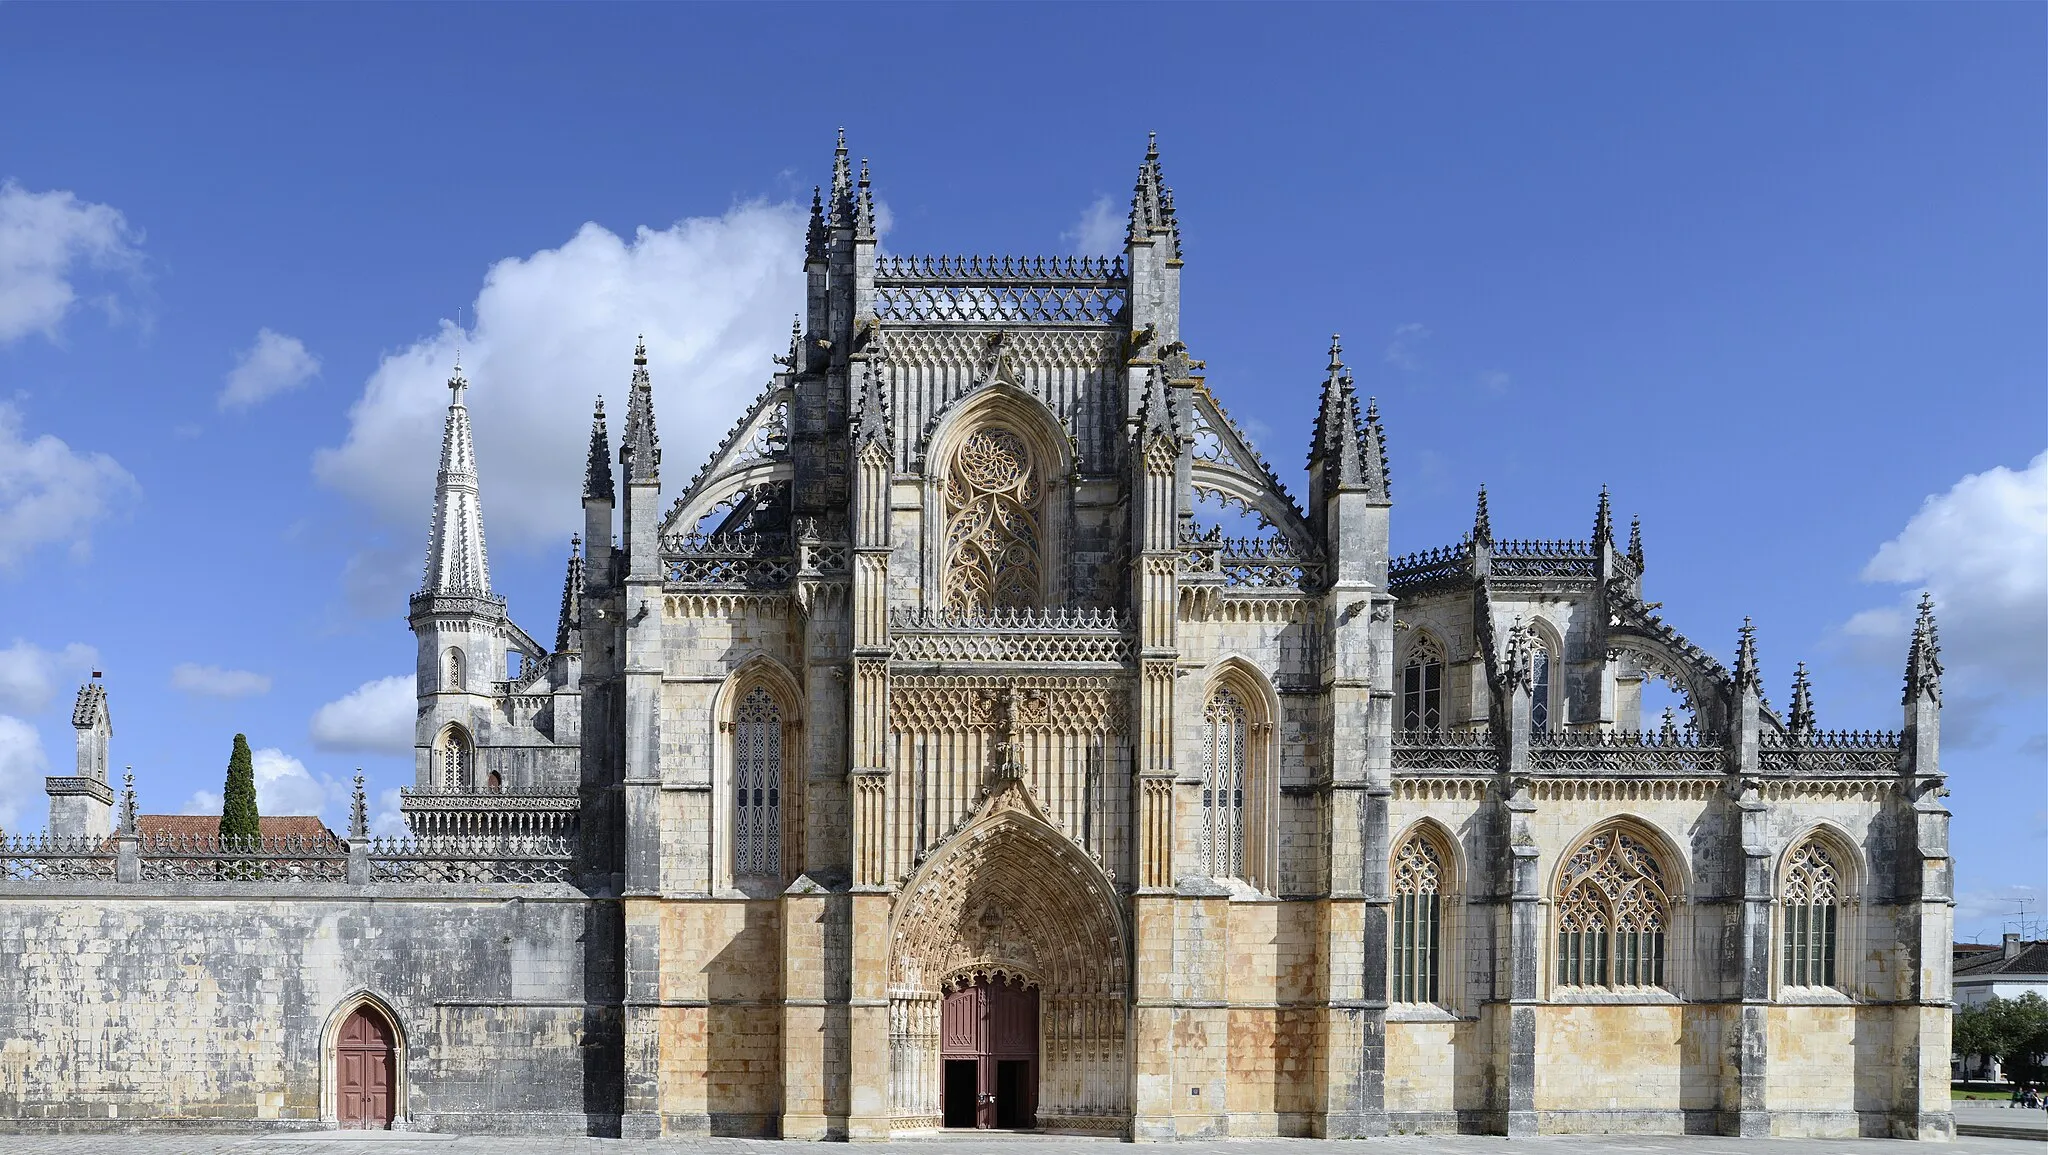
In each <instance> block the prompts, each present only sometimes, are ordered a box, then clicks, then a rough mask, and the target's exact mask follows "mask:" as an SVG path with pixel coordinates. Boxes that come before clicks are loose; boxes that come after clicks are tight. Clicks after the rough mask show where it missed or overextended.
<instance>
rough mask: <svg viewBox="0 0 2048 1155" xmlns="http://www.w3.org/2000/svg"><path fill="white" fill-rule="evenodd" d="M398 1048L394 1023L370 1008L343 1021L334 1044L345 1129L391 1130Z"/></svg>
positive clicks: (337, 1107) (339, 1106) (337, 1105)
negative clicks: (393, 1029) (394, 1035)
mask: <svg viewBox="0 0 2048 1155" xmlns="http://www.w3.org/2000/svg"><path fill="white" fill-rule="evenodd" d="M397 1051H398V1049H397V1046H396V1045H395V1042H394V1038H393V1032H392V1029H391V1024H390V1023H388V1022H386V1021H385V1020H384V1016H383V1015H380V1014H378V1013H377V1011H376V1009H375V1008H373V1007H369V1006H360V1007H357V1008H356V1009H355V1010H354V1011H353V1012H351V1013H350V1015H349V1016H348V1018H347V1019H345V1020H343V1021H342V1024H341V1033H340V1035H339V1036H338V1037H337V1038H336V1039H335V1042H334V1092H335V1114H336V1117H337V1119H338V1121H339V1122H340V1123H341V1125H342V1126H343V1127H348V1128H374V1129H378V1130H383V1129H388V1128H389V1127H390V1126H391V1120H392V1118H393V1116H394V1115H395V1113H396V1110H395V1109H396V1103H395V1100H396V1098H397V1096H396V1095H395V1094H394V1088H395V1087H396V1085H397V1062H396V1059H397Z"/></svg>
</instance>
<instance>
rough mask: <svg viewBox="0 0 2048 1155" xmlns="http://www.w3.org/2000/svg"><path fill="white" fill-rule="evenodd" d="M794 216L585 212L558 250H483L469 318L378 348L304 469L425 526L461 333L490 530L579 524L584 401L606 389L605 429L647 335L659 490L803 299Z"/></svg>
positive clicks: (764, 364)
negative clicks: (665, 224)
mask: <svg viewBox="0 0 2048 1155" xmlns="http://www.w3.org/2000/svg"><path fill="white" fill-rule="evenodd" d="M804 221H805V217H804V214H803V212H802V211H801V210H799V209H798V208H797V207H795V206H793V205H787V204H782V205H770V204H760V203H753V204H745V205H740V206H738V207H736V208H734V209H732V210H731V211H729V212H727V213H726V214H725V215H724V216H721V217H715V218H694V219H691V220H686V221H682V222H680V223H678V224H676V225H674V226H672V227H670V228H667V229H661V230H654V229H648V228H644V227H643V228H641V229H640V230H638V231H637V232H636V233H634V234H633V236H631V237H630V238H623V237H619V236H617V235H615V234H613V233H611V232H609V231H608V230H606V229H604V228H602V227H600V226H598V225H595V224H586V225H584V226H583V227H582V229H580V230H578V232H577V233H576V235H575V236H573V237H571V238H570V239H569V240H568V242H567V243H565V244H563V245H562V246H561V247H560V248H556V249H545V250H542V251H541V252H537V253H534V254H533V255H532V256H529V257H513V258H508V259H506V260H503V261H500V262H498V263H497V264H496V265H494V266H492V268H491V269H490V271H489V272H488V273H487V274H486V275H485V277H484V284H483V288H482V290H481V291H480V292H479V293H478V295H477V299H476V309H475V315H476V324H475V325H474V326H473V327H472V328H471V329H469V330H467V331H465V330H463V329H461V328H458V327H457V326H456V325H454V324H452V323H449V322H446V321H443V322H442V323H441V328H440V330H439V331H438V332H437V333H435V334H434V335H432V336H430V337H427V338H424V339H421V340H419V341H416V342H415V343H414V344H412V345H411V346H410V347H408V348H406V349H403V350H401V351H399V352H396V353H393V354H390V355H388V356H386V357H385V358H384V361H383V363H382V364H381V365H379V366H378V368H377V370H376V372H375V373H373V374H372V375H371V377H370V379H369V381H368V382H367V383H366V384H365V385H364V387H363V393H362V396H361V398H359V399H358V400H357V401H356V403H355V405H354V406H353V408H351V410H350V412H349V431H348V436H347V438H346V439H345V440H344V441H343V442H342V444H341V445H339V446H336V447H334V448H330V449H323V450H321V451H320V452H319V453H318V454H316V456H315V458H314V463H313V468H314V473H315V474H316V475H317V476H318V478H319V479H320V480H321V481H322V482H323V483H325V484H326V485H328V486H330V487H332V488H334V489H336V490H339V491H340V492H342V493H344V494H347V495H348V496H350V497H353V498H356V499H357V500H360V501H362V502H363V503H365V504H366V505H367V506H369V507H370V509H371V510H372V511H373V512H374V513H375V514H376V515H377V516H378V517H379V518H380V519H382V520H383V522H384V523H385V525H386V526H388V527H391V528H393V529H394V530H396V531H398V532H402V533H404V534H406V535H408V536H409V537H410V536H413V535H418V536H420V537H422V538H423V537H424V535H423V534H421V529H422V527H424V526H425V524H426V521H427V511H428V509H429V507H430V506H431V504H432V499H433V486H434V470H435V468H436V467H437V465H438V463H439V445H440V437H441V426H442V414H443V413H444V412H445V410H446V408H447V404H448V392H447V389H446V388H445V383H446V381H447V378H448V375H449V369H450V366H451V364H452V363H453V361H454V359H455V354H456V350H457V347H458V346H459V347H460V349H461V354H462V364H463V371H464V374H465V375H466V376H467V377H468V378H469V380H470V383H471V388H470V390H469V394H468V403H469V409H470V420H471V425H472V427H473V428H474V431H475V437H476V441H477V462H478V468H479V471H480V473H481V474H482V482H483V504H484V510H485V515H486V517H485V524H486V525H487V526H488V527H489V532H490V535H491V542H492V544H493V545H510V546H531V545H536V544H540V543H548V544H555V543H556V541H557V539H560V538H566V537H567V536H568V535H569V533H570V531H571V530H572V529H574V528H576V527H578V526H580V524H581V517H582V510H581V507H580V505H579V495H580V493H581V481H582V473H583V465H584V454H585V450H586V449H587V447H588V441H587V438H586V436H585V431H586V430H587V429H588V428H589V421H590V406H591V401H592V399H593V398H594V397H595V396H596V395H597V394H598V393H600V392H602V393H603V394H605V396H606V399H607V402H608V408H609V410H610V413H611V427H612V435H613V437H614V438H616V437H617V436H618V434H619V432H620V427H621V424H622V418H623V417H624V412H625V400H626V385H627V382H628V380H629V378H630V376H631V369H632V366H631V360H630V359H631V355H632V348H633V339H634V336H635V334H639V333H645V334H646V336H647V347H648V357H649V361H650V366H649V368H650V369H651V371H652V373H653V377H654V389H655V414H656V425H657V428H658V429H659V431H660V433H661V437H662V449H663V457H664V461H663V468H664V470H665V472H666V476H667V479H668V490H669V494H670V495H671V496H673V495H675V493H676V492H677V491H678V490H679V489H680V488H681V483H682V482H684V481H687V480H688V479H689V477H690V475H691V474H693V473H694V472H696V470H697V467H698V465H699V464H701V461H702V459H703V458H704V457H705V456H706V455H708V454H709V452H710V451H711V450H712V449H713V448H715V447H716V445H717V441H718V438H719V437H720V436H722V435H723V433H724V432H725V430H726V429H728V428H729V427H730V426H731V425H732V423H733V421H735V420H736V419H737V418H738V417H739V416H740V413H741V412H742V411H743V410H744V408H745V407H746V405H747V404H748V403H749V402H750V401H752V400H753V398H754V397H755V395H757V394H758V393H759V392H760V390H761V387H762V386H763V385H764V384H765V383H766V382H767V380H768V377H769V375H770V374H771V372H772V371H773V370H774V368H775V366H774V365H773V364H772V363H771V362H770V361H769V357H770V355H771V354H774V353H779V352H781V351H782V350H783V348H784V347H785V346H786V345H787V344H788V341H789V322H790V317H791V315H792V314H794V313H796V312H798V311H800V310H801V309H802V307H803V300H804V275H803V234H804ZM422 544H424V543H423V542H422Z"/></svg>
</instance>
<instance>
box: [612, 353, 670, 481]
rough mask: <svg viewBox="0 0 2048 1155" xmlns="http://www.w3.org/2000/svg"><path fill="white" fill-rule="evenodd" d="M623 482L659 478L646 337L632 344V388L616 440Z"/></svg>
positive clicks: (659, 469) (657, 441)
mask: <svg viewBox="0 0 2048 1155" xmlns="http://www.w3.org/2000/svg"><path fill="white" fill-rule="evenodd" d="M619 464H620V465H623V466H625V467H626V484H628V485H632V484H634V483H635V482H640V481H652V482H655V483H657V484H658V483H660V481H661V438H659V437H656V436H655V434H654V382H653V380H652V379H651V378H649V377H648V376H647V338H646V337H645V336H642V337H641V338H640V339H639V340H638V341H637V342H635V343H634V345H633V388H632V392H631V393H630V394H629V395H628V397H627V399H626V432H625V435H624V436H623V437H621V438H620V439H619Z"/></svg>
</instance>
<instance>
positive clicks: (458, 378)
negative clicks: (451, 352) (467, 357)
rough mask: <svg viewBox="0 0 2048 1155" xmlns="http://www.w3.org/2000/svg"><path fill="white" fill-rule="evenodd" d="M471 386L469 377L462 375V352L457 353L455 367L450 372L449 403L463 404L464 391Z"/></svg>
mask: <svg viewBox="0 0 2048 1155" xmlns="http://www.w3.org/2000/svg"><path fill="white" fill-rule="evenodd" d="M467 388H469V378H467V377H464V376H463V375H462V354H461V352H459V351H458V352H457V353H456V354H455V368H454V369H453V370H452V371H450V372H449V374H448V393H449V398H448V404H450V405H460V404H462V391H463V390H465V389H467Z"/></svg>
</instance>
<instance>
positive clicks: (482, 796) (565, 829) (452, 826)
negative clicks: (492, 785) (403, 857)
mask: <svg viewBox="0 0 2048 1155" xmlns="http://www.w3.org/2000/svg"><path fill="white" fill-rule="evenodd" d="M580 806H581V800H580V798H579V796H578V794H577V791H576V789H575V788H574V787H537V788H525V789H507V790H500V791H496V792H492V791H488V790H456V789H448V788H444V787H428V786H406V787H401V788H400V789H399V791H398V808H399V810H400V811H401V812H402V813H404V815H405V824H406V826H407V827H408V828H409V829H411V830H412V832H413V834H415V835H417V836H419V837H423V838H436V839H443V838H513V837H545V838H567V837H571V836H572V835H573V834H574V833H575V830H576V815H577V811H578V808H579V807H580Z"/></svg>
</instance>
